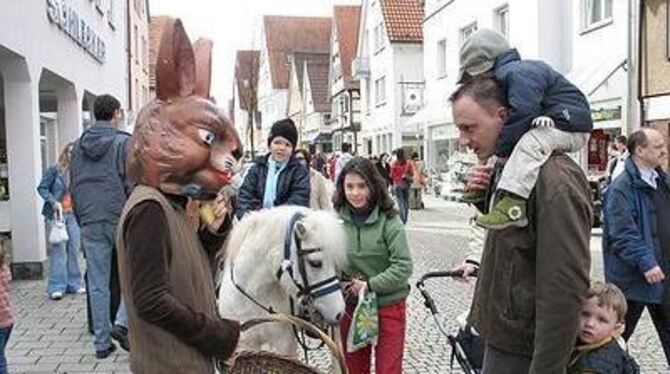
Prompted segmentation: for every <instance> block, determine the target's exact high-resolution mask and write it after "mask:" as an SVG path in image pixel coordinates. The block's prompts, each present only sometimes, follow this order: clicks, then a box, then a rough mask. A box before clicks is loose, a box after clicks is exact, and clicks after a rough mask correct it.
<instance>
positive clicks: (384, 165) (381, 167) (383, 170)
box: [375, 152, 392, 188]
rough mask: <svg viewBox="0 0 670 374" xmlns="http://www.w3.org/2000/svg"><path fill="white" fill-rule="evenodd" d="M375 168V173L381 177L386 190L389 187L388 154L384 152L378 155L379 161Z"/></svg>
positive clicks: (389, 166) (390, 183) (389, 167)
mask: <svg viewBox="0 0 670 374" xmlns="http://www.w3.org/2000/svg"><path fill="white" fill-rule="evenodd" d="M375 166H376V167H377V171H378V172H379V175H381V177H382V180H383V181H384V184H385V185H386V187H387V188H388V187H389V186H391V185H392V182H391V164H390V162H389V154H388V153H386V152H384V153H382V154H381V155H379V160H378V161H377V163H376V164H375Z"/></svg>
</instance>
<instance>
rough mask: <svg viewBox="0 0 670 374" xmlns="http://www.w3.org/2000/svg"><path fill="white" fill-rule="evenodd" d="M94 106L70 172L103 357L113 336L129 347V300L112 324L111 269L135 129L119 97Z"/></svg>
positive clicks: (111, 346)
mask: <svg viewBox="0 0 670 374" xmlns="http://www.w3.org/2000/svg"><path fill="white" fill-rule="evenodd" d="M93 111H94V116H95V120H96V122H95V123H94V124H93V125H92V126H91V127H89V128H88V129H86V131H84V133H83V134H82V136H81V137H80V138H79V140H77V141H76V143H75V145H74V147H73V149H72V161H71V164H70V175H71V178H72V184H71V192H72V199H73V202H74V213H75V216H76V218H77V222H78V223H79V226H80V227H81V241H82V246H83V248H84V254H85V255H86V268H87V275H86V282H87V286H88V292H89V295H90V301H91V317H92V320H93V331H94V333H95V344H94V345H95V351H96V357H97V358H99V359H103V358H107V357H108V356H109V355H110V354H112V352H114V351H115V350H116V346H115V345H114V344H113V343H112V342H111V339H110V336H112V337H114V338H115V339H117V340H118V341H119V343H120V344H121V347H123V348H124V349H126V350H127V349H128V341H127V326H128V321H127V317H126V310H125V309H126V308H125V305H124V303H123V300H122V301H121V305H120V306H119V310H118V312H117V315H116V318H115V319H114V323H115V326H114V330H112V327H111V325H110V274H111V273H112V267H116V263H113V261H112V258H113V255H114V252H115V250H116V249H115V243H116V226H117V223H118V221H119V217H120V216H121V210H122V209H123V205H124V204H125V202H126V199H127V198H128V196H129V194H130V186H129V185H128V184H127V182H126V178H125V174H126V172H125V169H126V168H125V159H126V158H125V147H126V142H127V140H128V138H129V136H130V134H127V133H125V132H122V131H119V130H118V129H117V127H118V125H119V123H121V120H122V118H123V113H122V111H121V104H120V103H119V101H118V100H117V99H115V98H114V97H112V96H110V95H102V96H99V97H98V98H97V99H96V100H95V103H94V108H93Z"/></svg>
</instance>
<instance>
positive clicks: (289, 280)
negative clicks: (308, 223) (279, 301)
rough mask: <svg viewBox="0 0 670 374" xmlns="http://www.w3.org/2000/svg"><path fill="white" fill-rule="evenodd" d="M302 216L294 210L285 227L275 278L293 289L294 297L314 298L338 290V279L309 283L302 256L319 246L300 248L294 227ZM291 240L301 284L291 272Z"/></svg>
mask: <svg viewBox="0 0 670 374" xmlns="http://www.w3.org/2000/svg"><path fill="white" fill-rule="evenodd" d="M303 218H305V216H304V214H302V213H300V212H296V213H295V214H294V215H293V217H291V221H289V224H288V226H287V227H286V236H285V239H284V260H283V261H282V263H281V266H280V267H279V269H278V270H277V279H278V280H279V283H281V284H283V285H286V286H288V288H289V289H293V290H294V292H293V293H294V294H295V295H296V297H301V296H305V297H307V299H311V300H314V299H318V298H320V297H323V296H326V295H329V294H331V293H334V292H338V291H340V280H339V279H338V278H337V276H332V277H330V278H327V279H324V280H322V281H320V282H317V283H315V284H311V285H310V284H309V280H308V278H307V269H306V268H305V259H304V257H305V256H307V255H309V254H311V253H315V252H321V248H305V249H303V248H302V240H301V239H300V237H299V236H298V234H297V232H295V231H294V228H295V225H296V224H297V223H298V222H299V221H301V220H302V219H303ZM293 240H295V244H296V247H297V249H296V253H297V255H298V271H299V272H300V278H302V285H301V284H299V283H298V282H297V281H296V279H295V276H294V274H293V261H291V244H292V242H293Z"/></svg>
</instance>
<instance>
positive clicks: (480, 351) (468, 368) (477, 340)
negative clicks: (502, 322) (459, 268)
mask: <svg viewBox="0 0 670 374" xmlns="http://www.w3.org/2000/svg"><path fill="white" fill-rule="evenodd" d="M460 276H461V274H460V273H459V272H456V271H435V272H430V273H426V274H424V275H423V276H421V278H420V279H419V281H418V282H416V288H417V289H418V290H419V292H420V293H421V296H422V297H423V299H424V303H423V304H424V306H425V307H426V308H428V310H430V313H431V314H432V315H433V319H434V320H435V324H436V325H437V328H438V329H439V330H440V332H441V333H442V335H444V336H445V337H446V338H447V340H448V341H449V345H450V346H451V360H450V366H451V368H452V369H453V366H454V359H455V360H456V362H458V365H459V366H460V367H461V369H463V372H465V374H480V373H481V370H482V362H483V361H484V339H482V338H481V337H480V336H479V334H477V332H476V331H475V329H474V327H472V326H471V325H470V324H468V323H463V324H462V326H460V328H459V329H458V331H457V333H456V335H452V334H449V333H447V332H446V330H445V329H444V326H443V325H442V322H440V318H439V312H438V311H437V307H436V306H435V300H433V298H432V297H431V296H430V294H429V293H428V291H427V290H426V287H425V284H424V282H425V281H426V280H427V279H430V278H446V277H460Z"/></svg>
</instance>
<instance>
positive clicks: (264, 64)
mask: <svg viewBox="0 0 670 374" xmlns="http://www.w3.org/2000/svg"><path fill="white" fill-rule="evenodd" d="M330 28H331V19H330V18H329V17H291V16H265V17H263V29H262V32H261V46H260V57H259V59H260V68H259V78H258V79H259V80H258V93H257V95H258V109H259V111H260V116H261V129H260V131H259V136H260V138H261V139H267V135H268V131H269V130H270V127H271V126H272V124H273V123H274V122H276V121H278V120H280V119H282V118H285V117H286V113H287V110H288V92H289V86H288V84H289V69H290V66H291V64H290V57H289V56H291V55H292V54H293V53H294V52H317V53H328V46H329V43H330Z"/></svg>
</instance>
